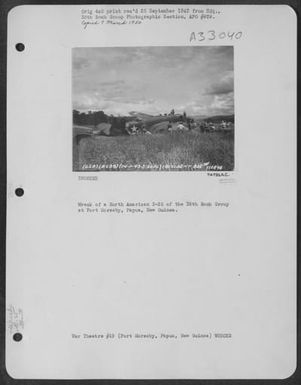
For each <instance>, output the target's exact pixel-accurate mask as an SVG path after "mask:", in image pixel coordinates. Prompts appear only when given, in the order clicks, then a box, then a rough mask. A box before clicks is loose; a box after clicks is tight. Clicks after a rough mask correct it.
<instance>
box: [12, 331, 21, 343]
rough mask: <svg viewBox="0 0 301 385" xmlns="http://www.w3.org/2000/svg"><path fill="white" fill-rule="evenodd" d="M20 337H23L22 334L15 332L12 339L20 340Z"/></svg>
mask: <svg viewBox="0 0 301 385" xmlns="http://www.w3.org/2000/svg"><path fill="white" fill-rule="evenodd" d="M22 338H23V336H22V334H21V333H15V334H14V335H13V339H14V341H16V342H19V341H21V340H22Z"/></svg>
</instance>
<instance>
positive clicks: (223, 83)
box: [205, 72, 234, 95]
mask: <svg viewBox="0 0 301 385" xmlns="http://www.w3.org/2000/svg"><path fill="white" fill-rule="evenodd" d="M233 89H234V79H233V73H232V72H231V73H227V74H226V75H224V77H222V78H221V79H220V80H219V81H218V82H214V83H212V84H211V85H210V86H209V87H208V88H207V90H206V92H205V93H206V94H207V95H223V94H229V93H231V92H233Z"/></svg>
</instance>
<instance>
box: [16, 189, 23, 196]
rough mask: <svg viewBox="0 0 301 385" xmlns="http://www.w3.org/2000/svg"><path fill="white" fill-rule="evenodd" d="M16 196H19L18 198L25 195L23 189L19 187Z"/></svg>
mask: <svg viewBox="0 0 301 385" xmlns="http://www.w3.org/2000/svg"><path fill="white" fill-rule="evenodd" d="M15 194H16V195H17V197H21V196H22V195H24V190H23V189H22V188H20V187H18V188H16V190H15Z"/></svg>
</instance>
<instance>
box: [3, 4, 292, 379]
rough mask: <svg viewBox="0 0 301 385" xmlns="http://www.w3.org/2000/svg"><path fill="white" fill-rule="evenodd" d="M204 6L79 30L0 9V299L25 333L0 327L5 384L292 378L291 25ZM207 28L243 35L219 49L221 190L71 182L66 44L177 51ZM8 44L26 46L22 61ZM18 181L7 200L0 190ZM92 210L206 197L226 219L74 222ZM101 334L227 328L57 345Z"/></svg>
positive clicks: (55, 13) (191, 176)
mask: <svg viewBox="0 0 301 385" xmlns="http://www.w3.org/2000/svg"><path fill="white" fill-rule="evenodd" d="M156 7H157V6H156ZM163 7H164V6H163ZM168 7H172V6H171V5H168ZM193 7H195V8H197V7H198V6H196V5H194V6H193ZM85 8H87V6H85ZM89 8H92V6H90V7H89ZM213 8H215V9H218V10H221V12H222V14H221V15H220V16H219V17H218V18H216V19H215V20H213V21H206V22H199V21H198V22H192V21H191V22H189V23H186V24H185V23H181V24H179V23H177V22H173V21H165V22H164V23H163V22H162V23H160V24H159V23H156V24H153V23H143V24H142V25H140V26H139V25H131V26H130V25H128V26H123V27H121V28H120V27H114V26H107V27H100V28H96V29H94V28H88V29H87V30H83V28H82V26H81V25H80V9H81V7H80V6H20V7H17V8H14V9H13V10H12V11H11V12H10V13H9V17H8V26H9V27H8V126H7V146H8V216H7V272H6V273H7V299H6V301H7V306H9V305H10V304H12V305H13V306H16V307H18V308H21V309H22V310H23V312H24V323H25V327H24V331H23V340H22V341H21V342H19V343H16V342H15V341H13V339H12V336H11V334H10V333H9V331H8V332H7V341H6V365H7V371H8V373H9V375H11V376H12V377H15V378H192V379H193V378H285V377H288V376H290V375H291V374H292V373H293V372H294V370H295V363H296V249H295V244H296V228H295V225H296V214H295V212H296V193H295V191H296V15H295V13H294V11H293V10H292V9H291V8H289V7H288V6H219V7H218V6H214V7H213ZM214 28H215V29H217V30H219V31H223V30H228V29H230V30H241V31H243V38H242V39H241V40H239V41H236V42H235V43H234V61H235V62H234V68H235V75H234V76H235V77H234V79H235V164H236V169H235V172H234V173H233V177H234V178H235V183H232V184H229V183H227V184H225V183H219V180H218V178H209V177H207V176H206V174H204V173H199V172H187V173H186V172H170V173H165V172H161V173H160V172H147V173H143V172H140V173H136V172H129V173H127V172H122V173H116V172H115V173H114V172H112V173H111V172H105V173H97V175H98V178H99V180H98V181H97V182H80V181H78V175H79V173H73V172H72V114H71V109H72V104H71V97H72V94H71V86H72V84H71V80H72V78H71V66H72V61H71V49H72V47H85V46H86V47H94V46H95V47H101V46H148V45H161V46H172V45H189V44H190V43H189V36H190V32H192V31H200V30H204V29H214ZM18 42H24V44H25V46H26V49H25V51H24V52H22V53H20V52H17V51H16V49H15V44H16V43H18ZM196 44H202V43H196ZM208 44H209V43H208V42H206V45H208ZM215 44H216V45H220V44H221V43H220V42H215ZM226 44H232V43H229V42H227V43H226ZM85 175H86V174H85ZM91 175H93V173H91ZM19 186H21V187H23V188H24V190H25V195H24V196H23V197H22V198H18V197H16V196H15V194H14V190H15V188H16V187H19ZM104 199H108V200H112V201H118V200H123V201H124V200H132V201H135V200H136V201H140V200H141V201H148V200H159V201H161V200H163V201H166V200H204V201H206V200H211V201H214V200H222V201H230V203H231V208H229V209H225V210H222V209H221V210H201V211H182V212H181V213H178V215H153V214H149V215H148V216H145V215H142V216H141V217H138V216H114V215H111V216H98V217H93V216H80V215H78V214H77V202H78V201H82V200H83V201H86V200H91V201H98V200H104ZM125 229H129V231H126V230H125ZM133 234H134V235H133ZM239 275H240V276H239ZM106 331H113V332H116V331H120V332H125V333H127V332H145V333H147V332H151V333H160V332H166V333H181V332H183V333H192V332H201V333H202V332H207V331H212V332H231V333H232V334H233V338H232V339H228V340H203V341H200V342H198V341H194V340H189V341H182V340H176V341H167V342H166V341H161V340H158V341H157V342H156V343H154V342H152V341H150V340H145V341H140V340H132V341H123V340H115V341H112V342H107V341H104V342H101V341H98V340H96V341H94V340H89V341H87V340H80V341H74V340H73V339H71V333H84V332H88V333H92V332H99V333H100V332H106Z"/></svg>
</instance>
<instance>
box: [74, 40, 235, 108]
mask: <svg viewBox="0 0 301 385" xmlns="http://www.w3.org/2000/svg"><path fill="white" fill-rule="evenodd" d="M226 96H228V98H226ZM73 107H74V108H76V109H78V110H82V111H86V110H103V111H104V112H106V113H108V114H111V113H112V114H122V115H128V114H129V112H130V111H133V110H134V111H139V112H145V113H149V114H157V113H166V112H170V111H171V109H173V108H174V109H175V110H176V112H183V111H186V113H187V114H205V115H206V114H212V113H213V112H214V113H215V114H216V113H217V112H219V111H220V113H221V114H222V113H225V111H226V110H227V111H228V112H229V113H233V48H232V47H228V46H223V47H219V46H210V47H205V46H201V47H200V46H193V47H119V48H74V49H73Z"/></svg>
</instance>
